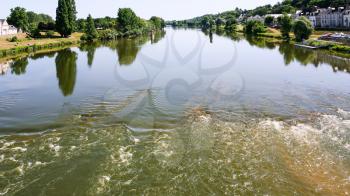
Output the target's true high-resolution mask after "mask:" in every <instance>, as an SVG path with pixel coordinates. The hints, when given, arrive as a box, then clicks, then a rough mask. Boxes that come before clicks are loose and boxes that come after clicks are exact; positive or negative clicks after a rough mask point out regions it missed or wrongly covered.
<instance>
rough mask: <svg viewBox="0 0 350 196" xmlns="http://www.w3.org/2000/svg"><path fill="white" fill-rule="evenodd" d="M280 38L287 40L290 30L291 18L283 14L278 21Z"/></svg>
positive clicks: (291, 25)
mask: <svg viewBox="0 0 350 196" xmlns="http://www.w3.org/2000/svg"><path fill="white" fill-rule="evenodd" d="M280 25H281V33H282V37H283V38H286V39H289V32H290V31H291V30H292V27H293V24H292V18H291V17H290V16H288V15H287V14H284V15H283V16H282V17H281V19H280Z"/></svg>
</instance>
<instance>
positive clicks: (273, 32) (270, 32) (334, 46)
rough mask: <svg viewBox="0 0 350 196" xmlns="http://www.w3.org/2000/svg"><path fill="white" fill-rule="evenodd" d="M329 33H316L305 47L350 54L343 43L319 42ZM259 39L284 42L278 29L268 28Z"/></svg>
mask: <svg viewBox="0 0 350 196" xmlns="http://www.w3.org/2000/svg"><path fill="white" fill-rule="evenodd" d="M325 33H327V32H325V31H315V32H314V33H313V34H312V35H311V36H310V39H309V40H307V41H305V43H303V44H305V45H308V46H313V47H319V48H322V49H326V50H330V51H334V52H338V53H346V54H349V53H350V46H347V45H344V44H342V43H338V42H332V41H322V40H317V39H318V38H319V37H320V36H321V35H323V34H325ZM257 36H258V37H268V38H274V39H280V40H282V39H283V37H282V34H281V32H280V31H279V30H277V29H272V28H268V29H267V31H266V32H265V33H260V34H258V35H257ZM290 38H291V41H293V42H294V41H295V36H294V34H293V33H291V34H290Z"/></svg>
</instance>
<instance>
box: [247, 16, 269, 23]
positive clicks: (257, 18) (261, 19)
mask: <svg viewBox="0 0 350 196" xmlns="http://www.w3.org/2000/svg"><path fill="white" fill-rule="evenodd" d="M249 21H260V22H262V23H264V22H265V18H264V17H262V16H259V15H256V16H250V17H248V18H247V22H249Z"/></svg>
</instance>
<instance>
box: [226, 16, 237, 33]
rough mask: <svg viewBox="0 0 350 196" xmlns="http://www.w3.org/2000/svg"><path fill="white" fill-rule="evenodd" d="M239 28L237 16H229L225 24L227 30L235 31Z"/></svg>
mask: <svg viewBox="0 0 350 196" xmlns="http://www.w3.org/2000/svg"><path fill="white" fill-rule="evenodd" d="M236 29H237V21H236V19H235V18H233V17H232V18H229V19H228V20H227V21H226V24H225V30H226V31H228V32H235V31H236Z"/></svg>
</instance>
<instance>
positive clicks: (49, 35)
mask: <svg viewBox="0 0 350 196" xmlns="http://www.w3.org/2000/svg"><path fill="white" fill-rule="evenodd" d="M54 35H55V32H54V31H47V32H46V37H48V38H51V37H53V36H54Z"/></svg>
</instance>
